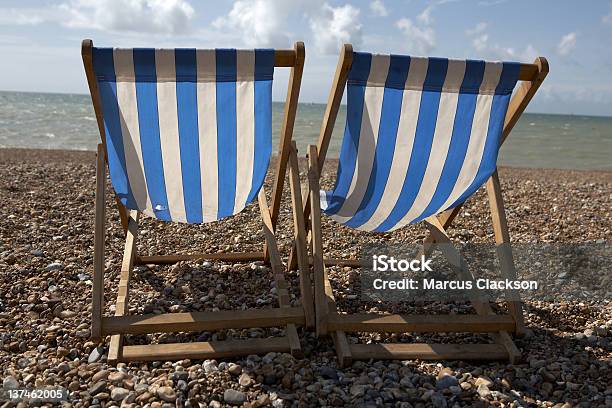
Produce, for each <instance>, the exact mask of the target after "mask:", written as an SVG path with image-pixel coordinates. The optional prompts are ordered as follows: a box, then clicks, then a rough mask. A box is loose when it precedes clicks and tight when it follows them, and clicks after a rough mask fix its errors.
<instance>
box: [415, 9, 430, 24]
mask: <svg viewBox="0 0 612 408" xmlns="http://www.w3.org/2000/svg"><path fill="white" fill-rule="evenodd" d="M433 8H434V6H433V5H429V6H427V7H425V10H423V12H422V13H421V14H419V15H418V16H417V19H418V20H419V21H420V22H421V23H423V24H425V25H431V23H433V19H432V18H431V11H432V10H433Z"/></svg>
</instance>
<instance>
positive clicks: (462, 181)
mask: <svg viewBox="0 0 612 408" xmlns="http://www.w3.org/2000/svg"><path fill="white" fill-rule="evenodd" d="M501 72H502V64H498V63H487V64H486V65H485V71H484V77H483V81H482V85H481V89H483V90H488V89H491V87H495V86H497V83H498V82H499V78H500V76H501ZM493 97H494V95H482V94H479V95H478V97H477V98H476V110H475V112H474V120H473V122H472V131H471V133H470V141H469V142H468V148H467V152H466V154H465V160H464V161H463V165H462V166H461V171H460V172H459V177H458V178H457V181H456V183H455V186H454V187H453V190H452V192H451V194H450V195H449V197H448V199H447V200H446V202H445V203H444V204H442V206H441V207H440V208H439V209H438V210H437V211H436V214H437V213H439V212H441V211H444V210H446V209H447V208H448V207H449V206H450V205H451V204H453V203H454V202H455V201H456V200H457V199H458V198H459V197H461V195H462V194H463V193H464V192H465V190H466V189H467V188H468V187H469V186H470V185H471V184H472V182H473V181H474V178H475V177H476V174H477V173H478V168H479V167H480V161H481V160H482V154H483V152H484V147H485V142H486V140H487V133H488V131H489V118H490V116H491V104H492V103H493Z"/></svg>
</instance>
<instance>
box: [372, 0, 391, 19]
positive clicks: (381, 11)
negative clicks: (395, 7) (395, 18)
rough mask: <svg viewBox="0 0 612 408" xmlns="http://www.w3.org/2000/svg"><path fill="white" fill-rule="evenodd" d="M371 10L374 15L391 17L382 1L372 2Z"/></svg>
mask: <svg viewBox="0 0 612 408" xmlns="http://www.w3.org/2000/svg"><path fill="white" fill-rule="evenodd" d="M370 10H372V13H374V14H375V15H377V16H379V17H386V16H387V15H389V13H388V12H387V8H386V7H385V3H383V2H382V0H374V1H373V2H371V3H370Z"/></svg>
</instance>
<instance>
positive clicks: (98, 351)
mask: <svg viewBox="0 0 612 408" xmlns="http://www.w3.org/2000/svg"><path fill="white" fill-rule="evenodd" d="M103 354H104V348H103V347H96V348H94V349H93V350H92V351H91V353H89V357H88V358H87V362H88V363H89V364H91V363H95V362H97V361H99V360H100V359H101V358H102V355H103Z"/></svg>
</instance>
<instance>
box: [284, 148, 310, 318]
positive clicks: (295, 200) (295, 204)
mask: <svg viewBox="0 0 612 408" xmlns="http://www.w3.org/2000/svg"><path fill="white" fill-rule="evenodd" d="M289 188H290V190H291V207H292V213H293V229H294V234H293V239H294V244H295V245H296V247H297V260H298V267H299V272H300V294H301V296H302V299H301V300H302V306H303V307H304V314H305V317H306V328H308V329H313V328H314V327H315V311H314V303H313V293H312V281H311V279H310V263H309V262H308V249H307V248H306V239H307V238H306V223H305V221H304V213H303V211H302V188H301V184H300V168H299V165H298V159H297V146H296V144H295V141H294V142H292V143H291V152H290V154H289Z"/></svg>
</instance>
